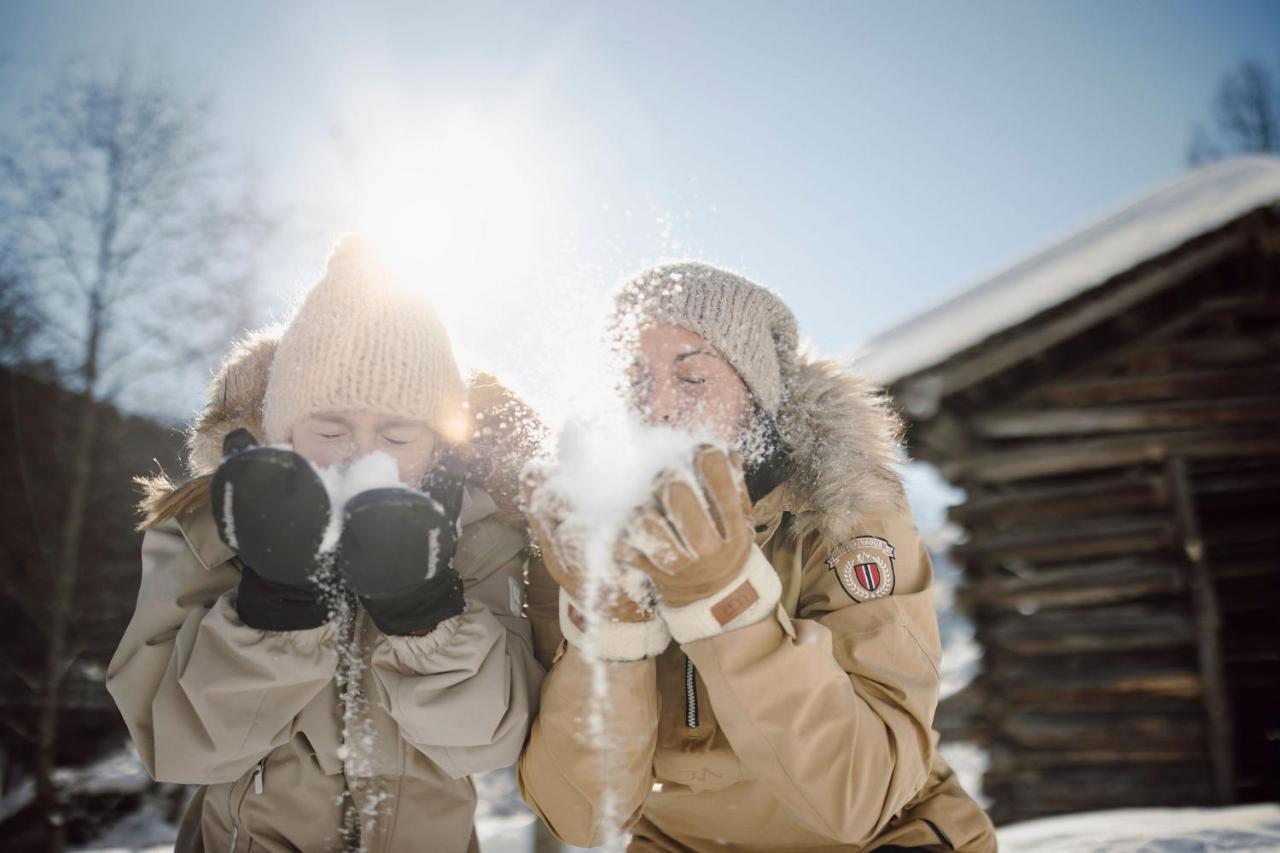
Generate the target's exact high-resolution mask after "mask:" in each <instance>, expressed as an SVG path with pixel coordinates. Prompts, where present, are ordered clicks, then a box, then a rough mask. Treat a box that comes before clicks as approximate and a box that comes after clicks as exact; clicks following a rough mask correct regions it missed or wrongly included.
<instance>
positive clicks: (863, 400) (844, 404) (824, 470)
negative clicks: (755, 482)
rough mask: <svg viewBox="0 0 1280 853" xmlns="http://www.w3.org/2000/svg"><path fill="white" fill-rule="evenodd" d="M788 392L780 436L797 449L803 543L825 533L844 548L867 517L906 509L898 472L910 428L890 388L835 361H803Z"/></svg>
mask: <svg viewBox="0 0 1280 853" xmlns="http://www.w3.org/2000/svg"><path fill="white" fill-rule="evenodd" d="M784 393H785V397H784V399H783V402H782V408H781V409H780V411H779V413H778V430H779V432H780V433H781V435H782V439H783V441H784V442H785V444H786V445H787V447H788V448H789V449H790V459H789V461H788V467H789V469H790V470H789V472H788V475H787V478H786V481H785V484H786V485H787V487H788V488H790V490H791V492H792V494H793V495H794V496H795V497H796V498H797V499H798V502H799V512H798V513H797V516H796V523H795V527H794V528H793V529H794V531H795V535H796V536H798V537H802V536H806V535H808V534H809V533H811V532H813V531H814V530H818V531H821V532H822V534H823V536H824V537H825V538H826V539H827V541H829V542H833V543H834V542H842V541H844V540H846V539H848V538H849V537H851V536H854V535H856V534H857V532H858V530H857V528H858V527H859V526H860V525H861V523H862V520H863V518H864V517H866V516H868V515H880V514H884V513H893V512H900V511H904V510H905V509H906V507H907V499H906V493H905V492H904V490H903V486H902V477H901V476H900V475H899V474H898V471H897V468H896V467H895V466H896V465H898V464H899V463H901V462H902V461H904V455H903V452H902V422H901V420H900V419H899V417H898V415H897V414H896V413H895V412H894V411H893V409H892V406H891V404H890V401H889V398H888V396H887V395H886V394H885V393H884V391H883V389H881V388H880V387H879V386H877V385H876V384H875V383H874V382H872V381H871V380H870V379H868V378H866V377H865V376H862V375H861V374H859V373H857V372H855V371H854V370H853V369H852V368H851V367H849V366H846V365H843V364H841V363H839V362H837V361H835V360H832V359H811V358H808V357H805V356H801V357H800V359H799V362H798V364H797V365H796V368H795V372H794V373H793V374H792V375H791V376H790V377H788V382H787V384H786V388H785V390H784Z"/></svg>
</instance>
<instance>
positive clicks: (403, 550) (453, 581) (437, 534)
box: [338, 455, 466, 634]
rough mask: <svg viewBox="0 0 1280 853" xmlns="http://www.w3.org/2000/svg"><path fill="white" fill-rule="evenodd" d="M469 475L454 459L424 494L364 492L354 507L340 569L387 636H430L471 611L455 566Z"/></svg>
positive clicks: (444, 465)
mask: <svg viewBox="0 0 1280 853" xmlns="http://www.w3.org/2000/svg"><path fill="white" fill-rule="evenodd" d="M465 482H466V471H465V469H464V468H463V467H462V465H461V463H460V462H459V461H458V460H457V459H456V457H453V456H452V455H450V456H447V457H446V459H445V460H444V461H442V463H441V464H440V465H439V466H437V467H436V468H435V470H433V471H432V472H431V474H429V475H428V476H427V479H426V480H425V481H424V483H423V489H424V491H421V492H419V491H415V490H413V489H403V488H391V489H371V490H369V491H367V492H361V493H360V494H358V495H356V496H355V497H353V498H352V499H351V500H349V501H348V502H347V506H346V512H345V518H344V522H343V528H342V541H341V543H340V547H339V549H338V569H339V571H341V573H342V575H343V577H345V578H346V581H347V584H348V585H349V586H350V588H351V590H352V591H353V592H355V593H356V594H357V595H358V596H360V601H361V603H362V604H363V605H364V608H365V610H367V611H368V612H369V615H370V616H371V617H372V618H373V621H374V623H375V624H376V625H377V626H378V627H379V628H380V629H381V630H382V632H383V633H384V634H422V633H426V632H427V631H430V630H431V629H433V628H435V627H436V626H437V625H439V624H440V623H441V622H443V621H444V620H445V619H448V618H449V617H451V616H457V615H458V614H459V613H461V612H462V611H463V609H464V608H465V606H466V605H465V602H464V601H463V597H462V579H461V578H460V577H459V576H458V572H457V570H456V569H455V568H454V565H453V557H454V553H455V551H456V550H457V547H458V533H459V529H458V518H459V516H460V515H461V512H462V494H463V487H464V484H465Z"/></svg>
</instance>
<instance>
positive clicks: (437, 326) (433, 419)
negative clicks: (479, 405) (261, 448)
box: [263, 237, 466, 443]
mask: <svg viewBox="0 0 1280 853" xmlns="http://www.w3.org/2000/svg"><path fill="white" fill-rule="evenodd" d="M465 400H466V390H465V386H464V385H463V382H462V378H461V376H460V375H459V373H458V365H457V363H456V362H455V361H454V358H453V349H452V346H451V344H450V342H449V335H448V333H447V332H446V331H445V328H444V325H443V324H442V323H441V322H440V318H439V317H438V316H437V315H436V312H435V310H434V309H433V308H432V307H431V305H430V303H428V302H427V301H426V299H425V298H423V296H422V295H421V294H420V293H415V292H414V291H413V290H412V288H409V287H405V286H402V284H401V282H399V281H398V280H397V278H396V276H394V275H393V274H392V272H391V271H390V270H389V269H388V268H387V267H386V266H385V265H384V264H383V263H381V262H380V261H379V260H378V259H377V257H376V256H375V255H374V253H373V251H372V250H371V249H370V247H369V246H368V245H367V244H366V243H365V242H364V241H363V240H360V239H358V238H354V237H347V238H345V239H343V241H342V242H341V243H340V244H339V245H338V247H337V248H336V249H334V251H333V254H332V255H330V257H329V262H328V266H327V268H326V269H325V273H324V276H323V277H322V278H321V279H320V281H319V282H318V283H317V284H316V285H315V286H314V287H312V288H311V290H310V291H309V292H308V293H307V295H306V297H305V299H304V300H303V302H302V305H301V307H300V308H299V309H298V312H297V314H295V315H294V317H293V319H292V320H291V321H290V323H289V325H288V327H287V328H286V329H285V331H284V334H283V335H282V336H281V338H280V344H279V346H278V348H277V350H276V353H275V358H274V359H273V361H272V364H271V376H270V378H269V380H268V382H267V389H266V396H265V398H264V400H263V431H264V432H265V433H266V440H267V441H268V442H273V443H274V442H282V441H288V440H289V438H290V434H291V430H292V428H293V425H294V424H295V423H296V422H297V421H298V420H299V419H301V418H303V417H305V416H306V415H308V414H310V413H312V412H316V411H372V412H378V413H380V414H384V415H391V416H398V417H403V418H406V419H408V420H415V421H424V422H426V423H427V424H428V425H429V426H430V427H431V428H432V429H433V430H435V431H436V432H437V433H438V434H440V435H441V436H443V437H444V438H445V439H446V440H456V439H458V438H460V437H461V436H460V435H459V433H463V432H465V427H464V424H465V412H464V406H465Z"/></svg>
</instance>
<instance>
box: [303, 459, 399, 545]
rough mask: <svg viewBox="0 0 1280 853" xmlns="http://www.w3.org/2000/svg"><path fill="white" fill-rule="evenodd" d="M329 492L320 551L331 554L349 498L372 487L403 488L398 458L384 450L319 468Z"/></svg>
mask: <svg viewBox="0 0 1280 853" xmlns="http://www.w3.org/2000/svg"><path fill="white" fill-rule="evenodd" d="M316 473H317V474H318V475H319V476H320V482H322V483H324V487H325V491H327V492H328V493H329V525H328V526H327V527H326V528H325V531H324V538H323V539H321V540H320V549H319V553H321V554H328V553H330V552H332V551H333V549H334V548H336V547H338V540H339V539H340V538H342V510H343V509H344V508H345V507H346V505H347V501H349V500H351V499H352V498H353V497H355V496H356V495H358V494H360V493H361V492H367V491H369V490H370V489H387V488H404V484H403V483H402V482H400V470H399V468H398V467H397V465H396V461H395V460H394V459H392V458H391V456H390V455H388V454H386V453H383V452H382V451H376V452H374V453H370V454H369V455H368V456H362V457H360V458H359V459H357V460H355V461H354V462H352V463H351V464H350V465H347V466H345V467H343V466H335V467H332V468H316Z"/></svg>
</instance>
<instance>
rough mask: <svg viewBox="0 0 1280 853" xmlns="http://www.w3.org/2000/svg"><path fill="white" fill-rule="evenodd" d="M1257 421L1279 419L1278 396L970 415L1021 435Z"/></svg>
mask: <svg viewBox="0 0 1280 853" xmlns="http://www.w3.org/2000/svg"><path fill="white" fill-rule="evenodd" d="M1276 387H1280V385H1277V386H1276ZM1260 423H1276V424H1280V397H1246V398H1234V399H1224V398H1221V397H1213V398H1209V399H1199V400H1194V401H1192V402H1177V403H1159V404H1152V405H1127V406H1105V407H1088V408H1059V409H1046V408H1044V407H1043V406H1037V407H1036V408H1034V409H1027V408H1021V409H1005V410H1003V411H1000V410H997V411H994V412H991V413H989V414H985V415H981V416H979V417H976V418H974V420H973V428H974V432H975V433H976V434H977V435H978V436H979V437H980V438H984V439H1010V438H1012V439H1023V438H1045V437H1048V436H1056V435H1061V436H1068V435H1090V434H1098V433H1121V432H1149V431H1152V430H1171V429H1195V428H1206V427H1218V426H1239V425H1242V424H1260Z"/></svg>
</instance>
